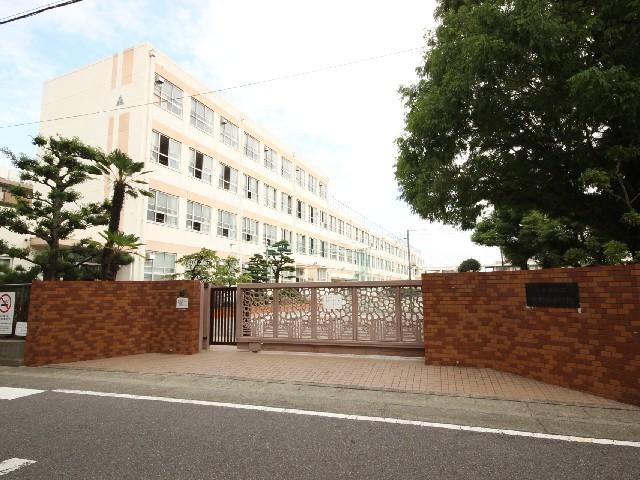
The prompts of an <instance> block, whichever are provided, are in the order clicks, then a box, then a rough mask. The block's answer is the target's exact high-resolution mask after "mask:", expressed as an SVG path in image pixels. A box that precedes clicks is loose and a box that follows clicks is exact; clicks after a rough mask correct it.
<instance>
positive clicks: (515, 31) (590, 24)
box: [395, 0, 640, 263]
mask: <svg viewBox="0 0 640 480" xmlns="http://www.w3.org/2000/svg"><path fill="white" fill-rule="evenodd" d="M437 17H438V19H439V20H440V25H439V26H438V28H437V30H436V31H435V33H433V34H431V35H430V36H429V37H428V40H427V43H428V51H427V53H426V54H425V56H424V64H423V65H422V66H421V67H419V68H418V70H417V72H418V75H419V81H418V82H417V83H416V84H415V85H413V86H409V87H404V88H402V89H401V94H402V95H403V98H404V100H405V103H406V107H407V114H406V119H405V134H404V135H403V136H402V137H401V138H399V139H398V140H397V144H398V148H399V156H398V159H397V163H396V172H395V173H396V178H397V180H398V183H399V186H400V190H401V196H402V198H403V199H404V200H405V201H407V202H408V203H409V204H410V205H411V207H412V208H413V210H414V211H415V212H417V213H418V214H420V215H421V216H422V217H424V218H427V219H429V220H432V221H442V222H445V223H448V224H452V225H455V226H458V227H461V228H463V229H470V228H473V227H474V226H475V224H476V222H477V220H478V218H479V216H481V215H484V216H485V218H488V219H489V220H490V221H491V220H492V219H491V215H492V214H491V213H490V212H491V211H492V210H495V211H498V212H499V213H498V214H499V215H503V214H508V215H513V216H515V217H519V218H524V217H527V216H529V215H530V212H532V211H537V212H539V214H540V215H543V216H545V218H546V220H545V222H555V221H559V222H562V223H563V224H564V226H565V228H568V229H569V230H572V229H574V228H576V227H577V229H578V230H579V231H583V232H587V234H588V235H589V236H592V237H594V238H598V239H601V240H600V244H601V245H604V244H605V243H608V242H610V241H616V242H620V243H621V244H624V246H622V248H623V249H624V250H626V251H631V252H636V251H638V250H640V214H638V210H639V209H640V116H639V115H638V113H637V112H638V111H639V110H640V58H639V57H638V55H637V52H636V49H635V48H634V47H633V46H635V45H638V44H640V28H639V27H638V25H640V8H638V3H637V0H610V1H607V2H599V1H595V0H584V1H573V2H549V1H547V0H516V1H512V0H492V1H482V2H480V1H475V0H440V2H439V5H438V8H437ZM505 212H508V213H505ZM520 233H523V232H520ZM618 247H621V246H620V245H618ZM536 248H537V247H536ZM538 253H539V252H535V254H538ZM525 255H528V256H530V257H531V256H533V254H532V253H530V252H526V253H525ZM552 263H553V262H552Z"/></svg>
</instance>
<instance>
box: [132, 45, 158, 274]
mask: <svg viewBox="0 0 640 480" xmlns="http://www.w3.org/2000/svg"><path fill="white" fill-rule="evenodd" d="M148 55H149V60H148V61H147V75H146V82H145V86H144V93H145V95H144V103H146V104H147V105H146V106H145V107H144V108H145V130H144V133H143V135H142V161H143V162H145V164H146V163H147V160H148V158H147V155H148V152H149V132H150V131H151V109H152V108H153V105H151V102H152V101H153V85H154V79H155V59H156V51H155V50H154V49H153V48H150V49H149V51H148ZM145 180H147V181H148V180H149V178H148V175H147V178H145ZM139 198H140V201H139V203H138V208H139V210H138V213H139V218H140V240H141V242H142V243H144V244H146V241H147V238H146V225H147V222H146V213H145V209H144V206H145V203H146V202H147V199H146V197H143V196H141V197H139ZM144 248H145V252H144V253H145V256H144V257H142V258H140V257H136V259H135V262H136V263H140V262H142V265H141V267H139V268H138V271H140V272H141V274H142V278H143V279H144V263H145V260H146V246H145V247H144ZM132 275H134V272H133V271H132ZM133 279H134V278H131V280H133Z"/></svg>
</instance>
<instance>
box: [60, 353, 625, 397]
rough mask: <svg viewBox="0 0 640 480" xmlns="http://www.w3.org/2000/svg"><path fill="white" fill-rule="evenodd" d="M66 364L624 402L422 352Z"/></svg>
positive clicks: (154, 357)
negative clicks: (440, 363) (451, 363)
mask: <svg viewBox="0 0 640 480" xmlns="http://www.w3.org/2000/svg"><path fill="white" fill-rule="evenodd" d="M62 366H65V367H72V368H81V369H89V370H107V371H123V372H136V373H181V374H199V375H207V376H215V377H223V378H224V377H226V378H233V379H240V380H243V379H244V380H257V381H269V382H281V383H293V384H307V385H326V386H334V387H335V386H340V387H347V388H356V389H366V390H385V391H396V392H412V393H425V394H436V395H451V396H462V397H477V398H495V399H500V400H516V401H528V402H531V401H532V402H543V403H559V404H570V405H591V406H601V407H614V408H615V407H622V408H628V407H629V406H628V405H625V404H621V403H618V402H614V401H612V400H608V399H605V398H601V397H597V396H594V395H590V394H587V393H582V392H578V391H575V390H570V389H567V388H563V387H557V386H554V385H549V384H546V383H543V382H538V381H535V380H530V379H527V378H524V377H520V376H518V375H513V374H510V373H504V372H500V371H496V370H491V369H481V368H464V367H437V366H429V365H425V364H424V359H422V358H398V357H373V356H359V355H323V354H301V353H290V352H261V353H257V354H256V353H251V352H244V351H238V350H236V349H235V347H212V348H211V349H210V350H209V351H207V352H203V353H199V354H196V355H165V354H143V355H132V356H127V357H117V358H107V359H100V360H89V361H83V362H74V363H68V364H64V365H62Z"/></svg>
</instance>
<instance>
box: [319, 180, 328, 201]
mask: <svg viewBox="0 0 640 480" xmlns="http://www.w3.org/2000/svg"><path fill="white" fill-rule="evenodd" d="M318 193H319V194H320V197H321V198H327V186H326V185H325V184H324V183H322V182H320V184H319V186H318Z"/></svg>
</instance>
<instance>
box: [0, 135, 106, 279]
mask: <svg viewBox="0 0 640 480" xmlns="http://www.w3.org/2000/svg"><path fill="white" fill-rule="evenodd" d="M33 143H34V145H35V146H36V147H38V149H39V150H38V153H37V155H36V156H35V157H29V156H27V155H25V154H21V155H15V154H14V153H13V152H11V151H10V150H8V149H6V148H5V149H2V150H1V151H2V153H4V154H5V155H6V156H7V157H8V158H9V159H10V160H11V162H12V163H13V165H14V166H15V167H16V168H18V169H19V170H20V179H21V180H22V181H23V182H31V183H32V184H34V187H35V188H34V189H33V190H32V189H31V188H27V187H25V186H16V187H12V188H11V194H12V195H13V196H14V197H15V199H16V205H15V206H14V207H7V208H0V227H4V228H7V229H8V230H10V231H12V232H15V233H19V234H23V235H33V236H34V237H36V238H38V239H40V240H42V241H43V243H44V247H43V248H38V249H33V248H31V247H16V246H12V245H9V244H8V243H7V242H6V241H4V240H0V253H4V254H8V255H9V256H11V257H15V258H21V259H24V260H28V261H30V262H31V263H33V264H35V265H37V266H39V267H40V269H41V270H42V276H43V278H44V279H45V280H57V279H59V278H64V277H68V276H72V277H73V276H77V273H72V271H73V270H74V269H75V270H77V269H78V268H79V267H82V266H83V265H85V264H87V262H91V261H92V260H95V253H96V252H95V249H94V248H92V247H91V246H88V245H87V244H86V242H76V244H75V245H74V246H73V248H68V247H64V246H63V245H62V243H61V242H62V241H63V240H66V239H70V238H71V237H72V235H73V234H74V233H75V232H77V231H81V230H85V229H87V228H89V227H94V226H100V225H106V224H107V223H108V221H109V216H108V207H109V205H108V202H105V203H89V204H84V205H83V204H81V203H80V202H81V200H82V196H81V194H80V193H79V192H78V191H77V189H76V188H77V187H78V186H79V185H81V184H82V183H84V182H85V181H87V180H88V179H89V178H90V177H91V176H92V175H98V174H100V171H99V169H98V168H97V167H96V162H97V161H98V160H99V159H100V157H101V155H102V154H101V153H100V151H99V150H97V149H95V148H93V147H90V146H88V145H85V144H84V143H82V142H81V141H80V140H79V139H77V138H63V137H49V138H44V137H41V136H38V137H36V138H34V140H33Z"/></svg>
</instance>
